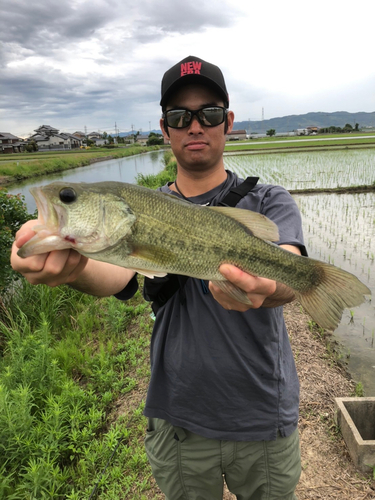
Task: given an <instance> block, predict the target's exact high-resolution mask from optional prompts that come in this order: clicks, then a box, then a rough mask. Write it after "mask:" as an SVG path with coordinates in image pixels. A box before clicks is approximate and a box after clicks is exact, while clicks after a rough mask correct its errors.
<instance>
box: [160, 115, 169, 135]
mask: <svg viewBox="0 0 375 500" xmlns="http://www.w3.org/2000/svg"><path fill="white" fill-rule="evenodd" d="M160 129H161V132H162V134H163V136H164V139H167V140H169V134H168V127H164V120H163V118H160Z"/></svg>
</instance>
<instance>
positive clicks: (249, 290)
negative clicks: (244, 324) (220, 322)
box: [209, 264, 277, 312]
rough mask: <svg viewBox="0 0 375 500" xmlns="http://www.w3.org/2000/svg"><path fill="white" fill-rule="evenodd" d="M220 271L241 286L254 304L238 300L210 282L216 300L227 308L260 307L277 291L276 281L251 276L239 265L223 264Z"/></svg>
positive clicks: (239, 309) (244, 309) (243, 309)
mask: <svg viewBox="0 0 375 500" xmlns="http://www.w3.org/2000/svg"><path fill="white" fill-rule="evenodd" d="M219 270H220V273H221V274H222V275H223V276H224V278H226V279H227V280H228V281H230V282H231V283H233V284H234V285H236V286H237V287H238V288H241V290H243V291H244V292H245V293H246V295H247V296H248V298H249V300H250V302H251V304H252V305H248V304H243V303H242V302H238V301H236V300H235V299H234V298H232V297H231V296H229V295H228V294H226V293H225V292H224V291H223V290H221V289H220V288H219V287H218V286H216V285H214V284H213V283H211V282H210V283H209V288H210V291H211V293H212V295H213V297H214V299H215V300H217V301H218V302H219V304H220V305H221V306H222V307H224V309H227V310H234V311H240V312H245V311H247V310H248V309H258V308H259V307H261V306H262V305H263V304H264V301H265V300H266V299H267V298H268V297H269V296H270V295H273V294H274V293H275V292H276V287H277V284H276V281H273V280H269V279H267V278H259V277H257V276H251V275H250V274H247V273H245V272H243V271H241V269H238V267H235V266H231V265H229V264H223V265H222V266H220V269H219Z"/></svg>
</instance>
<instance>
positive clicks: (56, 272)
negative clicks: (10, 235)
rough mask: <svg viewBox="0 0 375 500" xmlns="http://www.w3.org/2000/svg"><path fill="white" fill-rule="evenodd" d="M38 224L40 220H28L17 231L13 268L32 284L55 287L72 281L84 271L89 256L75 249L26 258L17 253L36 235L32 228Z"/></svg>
mask: <svg viewBox="0 0 375 500" xmlns="http://www.w3.org/2000/svg"><path fill="white" fill-rule="evenodd" d="M37 224H38V221H35V220H33V221H28V222H26V224H24V225H23V226H22V227H21V229H20V230H19V231H18V232H17V234H16V238H15V241H14V243H13V247H12V254H11V258H10V262H11V265H12V267H13V269H14V270H15V271H18V272H19V273H21V274H22V275H23V276H24V277H25V278H26V279H27V281H28V282H29V283H31V284H32V285H38V284H41V283H43V284H45V285H49V286H52V287H53V286H58V285H62V284H64V283H72V282H73V281H75V280H76V279H77V277H78V276H79V275H80V274H81V273H82V271H83V269H84V268H85V267H86V264H87V262H88V259H87V257H84V256H83V255H81V254H79V253H78V252H76V251H75V250H70V249H67V250H56V251H53V252H49V253H44V254H40V255H32V256H30V257H27V258H26V259H22V258H21V257H19V256H18V255H17V251H18V250H19V248H21V247H22V246H23V245H24V244H25V243H26V242H27V241H29V240H30V239H31V238H32V237H33V236H35V232H34V231H33V230H32V228H33V227H34V226H36V225H37Z"/></svg>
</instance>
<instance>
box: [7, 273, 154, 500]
mask: <svg viewBox="0 0 375 500" xmlns="http://www.w3.org/2000/svg"><path fill="white" fill-rule="evenodd" d="M150 313H151V309H150V307H149V305H148V304H147V303H145V302H144V300H143V299H142V297H141V294H140V293H139V292H138V293H137V295H136V296H135V297H134V298H133V299H132V300H131V301H128V302H127V303H123V302H120V301H118V300H116V299H115V298H106V299H98V298H95V297H91V296H89V295H84V294H81V293H79V292H76V291H75V290H73V289H71V288H68V287H58V288H49V287H47V286H42V285H40V286H37V287H36V286H32V285H29V284H28V283H27V282H26V281H24V280H21V281H20V282H18V286H17V287H16V289H15V290H14V292H13V294H12V296H11V300H10V299H9V297H8V299H7V300H5V303H3V306H2V310H1V317H0V318H1V321H0V347H1V352H2V356H1V358H0V427H1V430H2V432H1V438H0V445H1V448H2V450H3V453H2V454H1V457H0V485H1V486H0V498H8V499H26V498H38V499H43V498H46V499H47V498H48V499H51V498H56V499H60V498H61V499H62V498H67V499H77V500H78V499H87V498H89V495H90V494H91V493H92V492H93V491H94V488H95V487H96V493H95V497H97V495H99V497H100V498H101V499H111V500H113V499H116V498H130V497H131V498H134V499H135V498H139V499H141V498H146V497H145V495H146V493H147V491H148V490H149V489H150V477H151V471H150V468H149V465H148V462H147V458H146V455H145V451H144V447H143V435H144V429H145V419H144V417H143V416H142V409H143V402H142V401H141V400H138V399H139V394H140V395H141V396H142V395H143V391H142V390H141V391H140V389H139V387H141V388H143V387H144V386H146V385H147V382H148V377H149V368H148V364H149V363H148V358H149V340H150V335H151V330H152V324H153V322H152V319H151V317H150ZM132 395H133V397H134V401H135V403H134V404H132V403H131V400H132ZM124 397H126V398H129V399H127V401H129V405H126V406H125V407H124V411H123V412H122V413H123V414H122V415H120V416H118V417H117V418H114V417H113V413H114V412H115V410H116V409H117V411H118V407H117V406H116V402H118V401H119V400H121V398H124ZM137 398H138V399H137ZM119 443H121V446H117V445H118V444H119ZM116 446H117V449H116V453H115V454H114V455H113V456H112V454H113V452H114V450H115V448H116ZM111 456H112V458H111ZM110 458H111V462H110V466H109V467H107V469H106V471H105V473H104V474H103V476H100V474H101V472H102V471H104V468H105V466H106V464H107V463H108V461H109V459H110ZM99 478H100V480H99V483H98V479H99ZM97 483H98V484H97ZM147 494H148V493H147ZM148 495H149V494H148ZM148 498H150V496H148Z"/></svg>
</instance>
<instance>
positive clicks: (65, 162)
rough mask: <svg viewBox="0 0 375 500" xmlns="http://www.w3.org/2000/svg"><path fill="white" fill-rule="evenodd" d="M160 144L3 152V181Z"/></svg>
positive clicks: (153, 148) (0, 172)
mask: <svg viewBox="0 0 375 500" xmlns="http://www.w3.org/2000/svg"><path fill="white" fill-rule="evenodd" d="M160 148H161V147H160V146H133V147H128V148H113V149H103V148H102V149H99V148H98V149H95V150H91V149H90V150H78V151H74V150H73V151H69V152H60V151H56V152H54V154H52V153H31V154H30V153H28V154H22V155H4V156H7V158H4V156H2V157H1V158H0V184H3V185H4V184H6V185H9V184H11V183H12V182H16V181H19V180H22V179H28V178H30V177H38V176H41V175H45V174H50V173H53V172H61V171H63V170H67V169H70V168H77V167H82V166H85V165H90V164H91V163H94V162H96V161H103V160H110V159H115V158H124V157H127V156H133V155H136V154H141V153H146V152H149V151H156V150H159V149H160Z"/></svg>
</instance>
